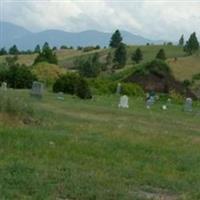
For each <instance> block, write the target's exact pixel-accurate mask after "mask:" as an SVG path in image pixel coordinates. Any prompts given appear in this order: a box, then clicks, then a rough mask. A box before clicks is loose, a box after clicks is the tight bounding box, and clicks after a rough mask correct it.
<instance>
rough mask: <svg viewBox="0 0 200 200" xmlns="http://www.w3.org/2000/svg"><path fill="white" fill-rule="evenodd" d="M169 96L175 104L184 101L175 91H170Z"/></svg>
mask: <svg viewBox="0 0 200 200" xmlns="http://www.w3.org/2000/svg"><path fill="white" fill-rule="evenodd" d="M169 96H170V98H172V99H173V100H174V101H175V102H176V103H179V104H182V103H183V101H184V97H183V96H182V95H181V94H180V93H178V92H176V91H175V90H171V91H170V92H169Z"/></svg>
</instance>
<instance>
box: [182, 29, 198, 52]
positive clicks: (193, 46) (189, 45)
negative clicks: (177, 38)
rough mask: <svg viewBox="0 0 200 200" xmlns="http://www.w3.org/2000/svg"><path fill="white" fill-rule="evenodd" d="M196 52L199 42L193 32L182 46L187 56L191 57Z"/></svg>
mask: <svg viewBox="0 0 200 200" xmlns="http://www.w3.org/2000/svg"><path fill="white" fill-rule="evenodd" d="M198 50H199V42H198V39H197V37H196V33H195V32H194V33H192V34H191V35H190V38H189V40H188V41H187V42H186V44H185V46H184V51H185V52H187V53H188V54H189V55H191V54H193V53H195V52H196V51H198Z"/></svg>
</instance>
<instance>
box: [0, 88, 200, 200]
mask: <svg viewBox="0 0 200 200" xmlns="http://www.w3.org/2000/svg"><path fill="white" fill-rule="evenodd" d="M15 93H16V96H21V95H22V96H27V97H28V96H29V93H28V91H24V90H23V91H15ZM28 98H29V97H28ZM118 99H119V98H118V97H116V96H97V97H95V98H94V100H90V101H89V100H87V101H83V100H79V99H78V98H75V97H71V96H65V100H64V101H61V100H58V99H57V98H56V95H55V94H52V93H47V94H46V95H45V97H44V99H42V100H41V101H40V100H35V99H30V100H31V101H32V104H33V106H34V107H35V109H36V112H35V115H34V119H37V120H38V123H29V124H26V125H24V124H23V123H21V121H18V120H17V119H15V120H13V117H11V118H10V120H8V119H9V118H6V119H5V117H2V114H0V119H1V122H0V199H1V200H10V199H15V200H18V199H19V200H27V199H28V200H29V199H30V200H32V199H36V200H46V199H50V200H57V199H58V200H64V199H68V200H95V199H100V200H101V199H102V200H111V199H113V200H129V199H130V200H145V199H147V200H148V199H162V200H174V199H184V200H185V199H192V200H198V199H200V107H199V106H198V105H195V108H194V112H193V113H184V112H183V111H182V106H181V105H178V104H175V105H171V107H170V109H169V110H167V111H162V110H161V109H160V107H161V105H162V104H161V103H160V104H157V105H155V107H154V108H153V109H152V110H147V109H145V107H144V102H143V100H142V99H140V98H130V99H129V101H130V109H118V108H117V104H118Z"/></svg>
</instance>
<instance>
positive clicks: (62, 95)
mask: <svg viewBox="0 0 200 200" xmlns="http://www.w3.org/2000/svg"><path fill="white" fill-rule="evenodd" d="M57 99H58V100H65V98H64V94H63V92H59V93H58V96H57Z"/></svg>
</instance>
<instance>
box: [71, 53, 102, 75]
mask: <svg viewBox="0 0 200 200" xmlns="http://www.w3.org/2000/svg"><path fill="white" fill-rule="evenodd" d="M75 65H76V68H78V70H79V74H80V75H81V76H84V77H87V78H91V77H97V76H98V75H99V74H100V72H101V68H102V66H101V64H100V62H99V54H97V53H95V54H94V55H93V56H90V57H88V58H87V59H81V60H76V61H75Z"/></svg>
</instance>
